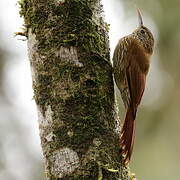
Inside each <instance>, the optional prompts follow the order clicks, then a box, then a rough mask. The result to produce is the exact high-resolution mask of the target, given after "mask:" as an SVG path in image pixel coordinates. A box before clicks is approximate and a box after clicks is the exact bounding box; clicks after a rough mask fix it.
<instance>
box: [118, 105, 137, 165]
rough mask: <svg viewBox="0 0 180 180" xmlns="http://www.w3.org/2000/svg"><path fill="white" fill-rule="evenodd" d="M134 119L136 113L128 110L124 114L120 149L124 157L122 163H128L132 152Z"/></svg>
mask: <svg viewBox="0 0 180 180" xmlns="http://www.w3.org/2000/svg"><path fill="white" fill-rule="evenodd" d="M135 117H136V111H135V112H134V111H133V109H132V108H129V109H128V110H127V113H126V117H125V121H124V125H123V128H122V131H121V137H120V147H121V148H122V149H121V150H122V151H121V153H122V155H124V160H123V161H124V163H125V164H127V163H129V161H130V159H131V155H132V151H133V145H134V138H135Z"/></svg>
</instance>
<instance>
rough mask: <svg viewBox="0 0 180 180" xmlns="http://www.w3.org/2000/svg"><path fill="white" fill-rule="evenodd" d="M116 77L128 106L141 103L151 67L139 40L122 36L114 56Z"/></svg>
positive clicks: (125, 103)
mask: <svg viewBox="0 0 180 180" xmlns="http://www.w3.org/2000/svg"><path fill="white" fill-rule="evenodd" d="M113 65H114V78H115V81H116V84H117V87H118V88H119V90H120V92H121V97H122V99H123V102H124V105H125V107H126V108H128V107H130V105H133V106H134V108H137V106H138V105H139V103H140V101H141V98H142V95H143V92H144V88H145V81H146V74H147V70H148V68H149V65H148V59H147V57H146V55H145V53H144V51H143V49H142V48H141V47H140V46H139V45H138V43H137V41H136V40H134V39H132V38H129V36H127V37H124V38H122V39H121V40H120V41H119V43H118V45H117V47H116V49H115V51H114V56H113Z"/></svg>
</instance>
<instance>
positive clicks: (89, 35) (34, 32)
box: [19, 0, 132, 180]
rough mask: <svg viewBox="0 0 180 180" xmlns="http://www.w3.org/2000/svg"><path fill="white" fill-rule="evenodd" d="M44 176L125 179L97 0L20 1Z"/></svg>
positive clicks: (53, 178) (104, 30)
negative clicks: (44, 169) (43, 163)
mask: <svg viewBox="0 0 180 180" xmlns="http://www.w3.org/2000/svg"><path fill="white" fill-rule="evenodd" d="M19 4H20V7H21V10H20V15H21V16H23V17H24V22H25V24H24V26H25V27H26V30H27V38H28V52H29V53H28V54H29V60H30V64H31V70H32V79H33V89H34V99H35V101H36V104H37V109H38V118H39V129H40V138H41V146H42V150H43V155H44V160H45V168H46V171H45V172H46V176H47V179H48V180H58V179H65V180H70V179H73V180H76V179H77V180H81V179H85V180H86V179H87V180H88V179H91V180H92V179H99V180H100V179H109V180H110V179H112V180H113V179H120V180H121V179H122V180H129V179H132V178H131V176H130V175H129V174H128V170H127V168H126V167H124V166H123V165H122V164H121V157H120V153H119V142H118V139H119V137H118V136H119V135H118V134H117V133H116V131H115V129H116V128H117V127H116V124H117V122H116V118H115V110H114V87H113V78H112V67H111V65H110V57H109V42H108V32H107V25H106V23H105V22H104V21H103V17H102V6H101V4H100V1H99V0H63V1H62V0H49V1H47V0H21V1H20V2H19Z"/></svg>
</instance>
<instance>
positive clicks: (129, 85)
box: [113, 9, 154, 164]
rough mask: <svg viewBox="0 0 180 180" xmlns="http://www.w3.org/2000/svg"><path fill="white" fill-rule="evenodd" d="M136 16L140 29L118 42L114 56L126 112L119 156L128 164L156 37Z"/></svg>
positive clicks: (115, 78) (114, 69) (115, 70)
mask: <svg viewBox="0 0 180 180" xmlns="http://www.w3.org/2000/svg"><path fill="white" fill-rule="evenodd" d="M137 14H138V20H139V26H138V27H137V28H136V29H135V30H134V31H133V32H132V33H131V34H129V35H127V36H125V37H122V38H121V39H120V40H119V42H118V44H117V45H116V47H115V50H114V54H113V72H114V80H115V83H116V85H117V87H118V89H119V91H120V94H121V98H122V101H123V104H124V106H125V110H126V114H125V120H124V123H123V127H122V129H121V132H120V149H121V151H120V152H121V155H122V157H123V158H122V159H123V162H124V163H125V164H128V163H129V162H130V160H131V155H132V151H133V146H134V139H135V119H136V113H137V109H138V106H139V105H140V102H141V99H142V96H143V93H144V90H145V85H146V77H147V74H148V71H149V67H150V63H151V55H152V54H153V50H154V37H153V34H152V33H151V31H150V30H149V29H148V28H147V27H145V26H144V24H143V19H142V15H141V12H140V10H139V9H137Z"/></svg>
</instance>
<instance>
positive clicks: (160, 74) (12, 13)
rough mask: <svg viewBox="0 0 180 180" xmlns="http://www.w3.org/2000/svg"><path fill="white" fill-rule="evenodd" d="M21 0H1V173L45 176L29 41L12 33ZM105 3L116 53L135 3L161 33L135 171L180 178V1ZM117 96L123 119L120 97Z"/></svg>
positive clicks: (26, 178)
mask: <svg viewBox="0 0 180 180" xmlns="http://www.w3.org/2000/svg"><path fill="white" fill-rule="evenodd" d="M16 2H17V1H16V0H1V1H0V42H1V43H0V115H1V120H0V155H1V158H0V179H6V180H16V179H18V180H33V179H34V180H41V179H42V180H43V179H45V178H44V175H43V163H42V153H41V148H40V142H39V137H38V124H37V115H36V109H35V103H34V101H33V100H32V97H33V93H32V89H31V75H30V67H29V63H28V60H27V47H26V41H18V39H19V38H14V37H13V33H14V32H16V31H19V29H20V27H22V23H23V22H22V19H20V18H19V15H18V6H17V5H16ZM103 4H104V9H105V18H106V21H107V22H108V23H109V24H110V33H109V34H110V46H111V54H112V52H113V50H114V47H115V45H116V43H117V41H118V39H119V38H121V37H123V36H125V35H127V34H129V33H131V32H132V31H133V30H134V29H135V28H136V27H137V25H138V21H137V14H136V10H135V9H136V7H138V8H140V9H141V12H142V14H143V19H144V24H145V25H146V26H147V27H148V28H150V29H151V30H152V32H153V34H154V36H155V39H156V46H155V52H154V55H153V57H152V66H151V69H150V72H149V74H148V82H147V87H146V91H145V94H144V97H143V100H142V101H143V102H142V104H141V106H140V108H139V112H138V116H137V134H136V142H135V148H134V153H133V157H132V162H131V164H130V167H131V171H132V172H135V173H136V176H137V178H138V179H139V180H140V179H141V180H152V179H153V180H179V179H180V175H179V171H180V165H179V164H180V155H179V154H180V140H179V134H180V132H179V131H180V130H179V129H180V104H179V101H180V83H179V81H180V70H179V69H180V61H179V59H180V50H179V49H180V23H179V22H180V21H179V19H180V11H179V9H180V1H179V0H173V1H168V0H151V1H146V0H111V1H110V0H103ZM117 94H118V95H119V92H118V91H117ZM117 100H118V104H119V111H120V116H121V119H123V115H124V112H123V107H122V103H121V99H120V97H118V98H117Z"/></svg>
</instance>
